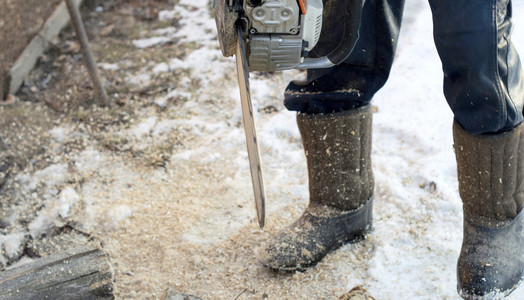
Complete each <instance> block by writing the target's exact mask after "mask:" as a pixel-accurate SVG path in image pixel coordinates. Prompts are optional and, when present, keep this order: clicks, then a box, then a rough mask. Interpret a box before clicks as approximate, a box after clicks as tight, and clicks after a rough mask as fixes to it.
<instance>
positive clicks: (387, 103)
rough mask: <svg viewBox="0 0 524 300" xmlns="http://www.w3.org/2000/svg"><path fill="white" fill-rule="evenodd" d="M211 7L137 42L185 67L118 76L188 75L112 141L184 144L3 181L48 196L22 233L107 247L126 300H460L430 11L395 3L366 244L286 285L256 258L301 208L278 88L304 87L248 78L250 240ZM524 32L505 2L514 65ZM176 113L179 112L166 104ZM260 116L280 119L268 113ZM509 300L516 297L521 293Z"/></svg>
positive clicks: (291, 131)
mask: <svg viewBox="0 0 524 300" xmlns="http://www.w3.org/2000/svg"><path fill="white" fill-rule="evenodd" d="M209 7H210V6H209V2H208V1H207V0H181V1H180V3H179V4H178V5H177V6H176V7H174V8H173V9H172V10H169V11H163V12H161V13H160V14H159V18H161V19H162V20H169V19H171V18H176V17H182V19H181V21H180V26H181V27H180V28H179V29H178V30H173V29H172V28H171V29H169V28H167V29H160V30H157V31H155V32H153V33H151V34H149V35H146V36H143V37H141V38H140V39H137V40H135V41H133V45H135V46H136V47H137V48H139V49H146V50H147V49H148V48H151V47H156V46H158V45H161V44H164V43H167V42H169V41H172V40H175V39H176V40H177V43H178V45H184V44H187V45H190V44H191V45H193V47H194V45H195V44H196V45H199V46H198V47H194V49H195V50H193V51H192V52H191V53H190V54H189V55H188V56H187V57H185V58H184V59H178V58H174V59H172V60H170V61H165V62H162V63H160V64H155V65H149V66H147V67H146V68H144V69H141V70H140V72H139V73H137V74H136V76H132V77H131V78H129V82H132V83H133V84H134V85H146V84H147V82H148V81H149V80H151V78H152V76H155V75H158V74H161V73H167V74H169V73H170V72H173V71H175V70H184V71H185V72H187V77H186V78H185V79H183V80H181V81H180V82H177V87H176V89H174V90H172V91H169V92H166V93H165V95H161V96H158V97H155V98H154V99H150V100H151V102H152V103H154V104H155V105H153V106H148V107H144V108H142V110H141V111H140V113H139V116H138V117H137V118H136V120H135V122H134V123H133V124H134V125H133V126H131V127H130V128H127V129H126V130H121V131H118V132H114V136H115V139H128V140H130V141H132V143H133V145H134V147H136V149H138V150H143V151H144V152H146V153H147V150H148V149H149V148H148V147H155V146H159V147H160V146H162V145H163V144H162V143H164V142H166V141H170V139H169V138H175V137H176V138H180V139H177V141H179V142H180V145H182V146H180V147H175V148H174V149H173V150H172V153H171V154H170V156H169V157H168V158H167V163H166V165H165V166H163V167H162V168H153V169H151V168H149V169H145V168H141V167H140V166H137V165H136V164H134V163H133V162H132V161H130V159H129V157H127V156H125V155H122V156H119V155H114V154H112V153H110V152H109V151H107V150H104V149H103V148H102V147H100V146H99V145H96V144H94V145H93V146H91V147H88V148H86V149H85V150H84V151H82V152H81V153H79V154H75V155H71V156H70V157H68V158H67V159H68V161H69V162H73V163H72V164H69V165H67V164H65V163H64V162H63V161H60V160H57V161H55V163H54V164H52V165H51V166H50V167H48V168H46V169H45V170H41V171H39V172H36V173H33V174H27V173H24V174H21V175H19V176H18V177H17V178H15V180H16V181H17V182H19V183H20V185H21V186H23V187H24V190H23V191H21V193H26V194H27V196H28V197H30V196H34V197H37V196H38V195H36V193H35V192H34V190H35V189H36V188H37V186H41V183H42V182H45V183H46V184H45V185H44V187H43V189H44V191H40V192H39V193H41V194H44V196H43V198H44V199H43V201H44V203H45V205H44V209H42V210H41V215H40V216H39V217H37V218H36V219H35V220H34V221H33V223H31V224H30V225H29V227H28V228H29V230H30V234H32V235H35V236H36V235H39V234H41V233H42V232H46V231H47V230H49V228H51V227H53V226H57V223H60V220H74V221H75V222H76V224H78V226H79V227H80V228H81V229H82V230H84V231H86V232H89V233H91V234H93V235H95V236H96V237H97V238H99V239H100V240H102V241H103V244H104V247H105V249H107V251H108V252H109V254H110V255H111V258H112V261H113V263H114V264H115V269H116V270H117V271H116V279H117V281H116V282H117V287H116V292H117V296H118V298H122V299H129V298H158V297H160V295H161V294H162V293H163V292H164V291H165V290H166V289H167V288H173V289H178V290H179V291H181V292H185V293H188V294H193V295H196V296H200V297H202V298H203V299H237V298H238V299H261V298H264V297H266V298H268V299H337V298H338V297H340V296H341V295H343V294H344V293H346V292H348V291H349V290H351V289H352V288H353V287H355V286H359V285H360V286H362V287H364V288H365V289H367V290H368V292H369V294H370V295H372V296H373V297H375V299H377V300H378V299H381V300H383V299H458V296H457V293H456V276H455V267H456V259H457V257H458V253H459V251H460V245H461V239H462V206H461V200H460V198H459V195H458V192H457V182H456V163H455V157H454V154H453V147H452V136H451V124H452V118H453V117H452V114H451V112H450V110H449V108H448V106H447V103H446V101H445V99H444V97H443V94H442V72H441V64H440V61H439V58H438V56H437V52H436V50H435V47H434V44H433V39H432V32H431V31H432V28H431V27H432V22H431V13H430V10H429V7H428V4H427V2H426V1H425V0H407V3H406V11H405V22H404V24H403V27H402V32H401V36H400V40H399V47H398V53H397V57H396V61H395V64H394V66H393V70H392V72H391V76H390V80H389V81H388V83H387V84H386V86H385V87H384V88H383V89H382V90H381V91H379V92H378V93H377V95H376V97H375V99H374V101H373V105H374V106H376V108H377V112H376V113H375V114H374V132H373V151H372V159H373V164H374V166H373V169H374V173H375V178H376V189H375V208H374V230H373V231H372V233H371V234H370V235H369V236H368V237H367V238H366V240H364V241H363V242H361V243H358V244H350V245H345V246H343V247H342V248H340V249H339V250H337V251H335V252H333V253H331V254H329V255H328V256H327V257H326V258H325V259H324V260H323V261H322V262H320V263H319V264H318V265H317V266H316V267H315V268H312V269H311V270H308V271H307V272H304V273H296V274H285V275H282V274H275V273H272V272H269V271H268V270H266V269H265V268H264V267H263V266H262V265H261V264H260V263H259V262H258V260H257V251H258V249H262V248H263V247H264V245H265V243H266V241H267V240H268V238H269V237H270V236H271V235H272V234H275V233H276V232H277V231H278V230H279V229H281V228H283V227H285V226H286V225H287V224H289V223H290V222H291V221H292V220H293V219H295V218H296V217H298V216H299V215H300V213H301V212H302V210H303V209H304V208H305V206H306V204H307V199H308V189H307V175H306V165H305V158H304V155H303V151H302V147H301V142H300V135H299V133H298V130H297V128H296V124H295V114H294V113H292V112H288V111H286V110H285V109H284V108H283V105H282V102H281V101H282V94H283V90H284V88H285V86H286V84H287V82H289V81H290V80H291V79H296V78H299V77H301V76H303V73H301V72H299V71H286V72H282V73H278V74H274V75H273V76H267V75H260V74H251V88H252V89H251V91H252V98H253V101H254V106H255V112H256V115H255V117H256V121H257V127H258V133H259V141H260V148H261V156H262V162H263V171H264V179H265V182H266V189H267V203H266V209H267V219H266V228H265V229H264V230H260V229H259V228H258V224H257V221H256V217H255V216H256V214H255V208H254V203H253V202H254V201H253V199H252V190H251V180H250V177H249V170H248V161H247V152H246V150H245V140H244V133H243V128H242V126H241V123H240V122H241V110H240V103H239V94H238V88H237V85H236V75H235V72H236V71H235V64H234V60H233V59H232V58H223V57H222V56H221V53H220V50H219V47H218V42H217V41H216V29H215V24H214V20H213V19H212V18H211V14H210V13H209V10H208V9H209ZM523 19H524V3H523V2H521V1H515V3H514V20H515V33H514V36H513V38H514V42H515V44H516V46H517V48H518V49H520V50H521V53H524V22H523V21H522V20H523ZM128 63H129V62H128ZM125 64H126V62H122V65H121V66H114V65H107V66H108V68H109V66H110V67H111V69H114V68H117V67H120V68H122V67H123V66H124V65H125ZM100 65H101V66H105V65H104V62H103V61H102V62H100ZM195 82H199V83H200V84H195ZM173 99H176V101H178V102H177V103H183V104H182V105H177V106H175V105H174V104H173V101H175V100H173ZM268 106H273V107H274V108H276V112H272V113H265V112H264V110H263V108H265V107H268ZM50 134H51V136H52V137H53V138H54V142H55V143H56V144H57V145H63V144H66V143H68V141H71V140H73V139H85V137H86V136H87V133H86V129H85V128H82V127H81V126H77V127H75V128H71V127H67V126H57V127H56V128H54V129H53V130H52V131H51V132H50ZM181 137H182V138H181ZM71 170H73V171H74V172H75V174H74V175H71ZM70 176H76V177H81V178H83V180H82V184H81V185H74V186H73V185H72V184H69V181H68V178H69V177H70ZM44 214H45V215H44ZM21 234H22V235H23V233H15V234H13V235H11V236H7V237H2V239H0V242H1V243H4V244H5V249H6V251H11V252H16V249H17V247H16V244H17V243H20V242H19V240H20V235H21ZM236 297H237V298H236ZM509 299H524V288H519V289H518V290H516V291H515V292H514V293H513V294H512V295H511V296H510V297H509Z"/></svg>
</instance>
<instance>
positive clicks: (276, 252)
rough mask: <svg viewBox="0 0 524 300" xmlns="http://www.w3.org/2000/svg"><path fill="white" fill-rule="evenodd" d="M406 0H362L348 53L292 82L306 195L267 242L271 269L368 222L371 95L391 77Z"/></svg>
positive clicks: (290, 267)
mask: <svg viewBox="0 0 524 300" xmlns="http://www.w3.org/2000/svg"><path fill="white" fill-rule="evenodd" d="M336 3H337V1H331V2H329V1H326V11H327V12H328V15H329V18H330V20H329V21H330V23H327V24H328V25H327V26H325V27H324V28H323V33H322V37H321V41H320V47H319V48H318V49H315V50H316V51H315V52H316V53H315V54H316V55H322V54H323V53H322V52H323V51H327V52H329V51H330V45H329V42H330V41H334V42H335V43H336V41H337V38H336V33H337V32H339V31H337V30H336V26H337V24H340V22H337V21H336V18H337V15H336V11H337V9H336V8H335V6H334V5H335V4H336ZM339 3H340V2H339ZM403 3H404V0H398V1H391V0H390V1H388V0H367V1H366V3H365V5H364V7H363V15H362V19H363V22H362V24H361V31H360V38H359V41H358V42H357V45H356V47H355V49H354V50H353V52H352V54H351V56H350V57H349V59H348V60H346V62H345V63H343V64H342V65H340V66H337V67H334V68H332V69H328V70H310V71H308V77H309V80H308V82H307V83H304V84H297V83H291V84H290V85H289V87H288V89H287V91H286V94H285V105H286V107H287V108H288V109H290V110H296V111H298V112H299V113H298V115H297V123H298V126H299V129H300V133H301V136H302V142H303V145H304V150H305V153H306V158H307V165H308V175H309V192H310V202H309V206H308V207H307V209H306V211H305V212H304V213H303V215H302V216H301V217H300V218H299V219H298V220H297V221H296V222H295V223H293V224H292V225H291V226H289V227H288V228H286V229H284V230H283V231H281V232H280V233H279V234H278V235H277V236H276V237H274V238H273V239H272V240H271V241H270V243H269V246H268V247H267V248H266V250H265V252H264V256H263V257H262V262H263V263H264V264H265V265H266V266H267V267H268V268H270V269H273V270H276V271H295V270H303V269H305V268H307V267H309V266H312V265H314V264H315V263H317V262H318V261H319V260H321V259H322V258H323V257H324V256H325V255H326V254H327V253H328V252H329V251H331V250H334V249H336V248H337V247H339V246H340V245H342V244H343V243H345V242H351V241H356V240H358V239H360V238H362V236H363V235H365V234H366V233H367V232H368V231H369V230H370V229H371V222H372V210H373V189H374V179H373V172H372V169H371V127H372V124H371V118H372V112H371V106H370V105H369V101H370V100H371V97H372V96H373V94H374V93H375V92H376V91H377V90H378V89H379V88H380V87H382V86H383V85H384V83H385V81H386V79H387V77H388V74H389V70H390V68H391V64H392V61H393V56H394V50H395V46H396V40H397V37H398V31H399V25H400V20H401V15H402V8H403ZM338 17H339V16H338ZM331 22H333V23H331ZM325 24H326V23H325ZM324 32H328V33H329V34H327V35H325V34H324ZM334 35H335V36H334Z"/></svg>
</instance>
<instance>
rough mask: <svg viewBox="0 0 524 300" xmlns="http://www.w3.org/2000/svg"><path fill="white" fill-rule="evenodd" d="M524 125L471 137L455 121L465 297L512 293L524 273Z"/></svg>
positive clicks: (460, 271)
mask: <svg viewBox="0 0 524 300" xmlns="http://www.w3.org/2000/svg"><path fill="white" fill-rule="evenodd" d="M523 128H524V127H523V125H519V126H517V127H515V128H514V129H512V130H510V131H507V132H503V133H500V134H484V135H476V136H473V135H470V134H468V133H467V132H466V130H464V129H463V128H462V127H461V126H460V125H459V124H458V123H457V122H456V121H455V123H454V125H453V137H454V142H455V153H456V156H457V167H458V168H457V169H458V180H459V191H460V196H461V198H462V201H463V208H464V237H463V242H462V249H461V252H460V256H459V259H458V264H457V277H458V287H457V289H458V292H459V295H460V296H461V297H463V298H465V299H494V298H501V297H504V296H507V295H509V294H510V293H511V292H512V291H513V290H514V289H515V288H516V287H517V286H518V285H519V283H520V281H521V278H522V275H523V272H524V213H523V212H522V206H523V203H524V132H523Z"/></svg>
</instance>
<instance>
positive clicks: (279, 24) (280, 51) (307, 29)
mask: <svg viewBox="0 0 524 300" xmlns="http://www.w3.org/2000/svg"><path fill="white" fill-rule="evenodd" d="M322 9H323V5H322V0H308V1H307V6H306V14H304V13H303V11H302V10H301V8H300V5H299V3H298V1H297V0H215V19H216V21H217V28H218V31H219V32H218V33H219V41H220V45H221V49H222V53H223V54H224V56H231V55H233V54H234V53H235V50H234V45H235V41H236V38H239V37H236V36H235V30H234V26H237V25H236V24H238V22H239V23H240V24H241V26H242V29H243V34H242V36H241V37H240V38H242V39H244V40H245V44H246V52H247V53H246V56H247V61H248V66H249V70H250V71H277V70H287V69H294V68H296V67H297V66H298V65H300V64H301V63H302V62H303V60H304V57H306V56H307V53H308V51H309V50H311V49H312V48H313V47H314V46H315V45H316V44H317V42H318V39H319V37H320V31H321V29H322Z"/></svg>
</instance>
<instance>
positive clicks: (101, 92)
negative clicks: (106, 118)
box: [65, 0, 111, 106]
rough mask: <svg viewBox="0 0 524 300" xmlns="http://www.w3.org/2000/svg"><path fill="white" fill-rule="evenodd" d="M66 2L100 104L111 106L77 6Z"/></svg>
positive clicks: (71, 2)
mask: <svg viewBox="0 0 524 300" xmlns="http://www.w3.org/2000/svg"><path fill="white" fill-rule="evenodd" d="M65 2H66V4H67V9H68V10H69V15H70V16H71V24H72V25H73V28H74V30H75V33H76V37H77V39H78V41H79V42H80V47H81V48H82V54H83V56H84V63H85V65H86V68H87V71H88V72H89V76H90V77H91V81H92V82H93V85H94V86H95V90H96V92H97V93H98V97H99V101H100V105H101V106H111V103H110V101H109V98H108V97H107V94H106V90H105V89H104V86H103V85H102V81H101V80H100V77H99V76H98V71H97V69H96V62H95V58H94V56H93V52H91V47H90V46H89V40H88V38H87V33H86V30H85V27H84V23H83V22H82V17H81V16H80V11H79V10H78V7H77V6H76V5H75V4H74V2H73V0H65Z"/></svg>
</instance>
